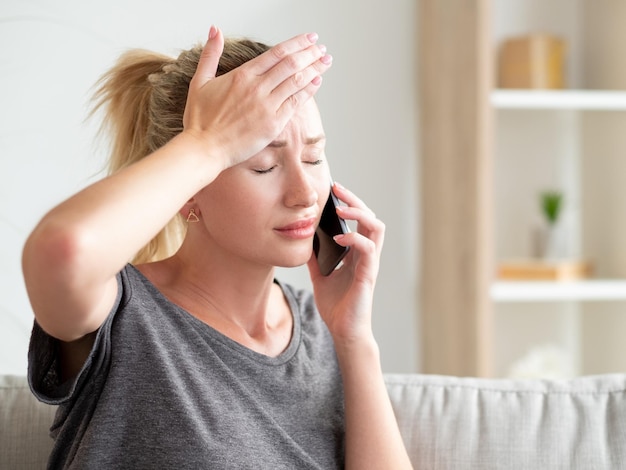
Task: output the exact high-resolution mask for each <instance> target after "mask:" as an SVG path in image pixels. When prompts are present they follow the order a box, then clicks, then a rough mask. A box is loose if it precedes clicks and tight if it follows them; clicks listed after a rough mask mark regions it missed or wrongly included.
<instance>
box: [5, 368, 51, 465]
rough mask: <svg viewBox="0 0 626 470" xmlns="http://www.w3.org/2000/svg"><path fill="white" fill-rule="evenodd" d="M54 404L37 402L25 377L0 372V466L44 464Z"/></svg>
mask: <svg viewBox="0 0 626 470" xmlns="http://www.w3.org/2000/svg"><path fill="white" fill-rule="evenodd" d="M55 411H56V407H54V406H50V405H46V404H43V403H40V402H39V401H38V400H37V399H36V398H35V397H34V395H33V394H32V393H31V391H30V389H29V387H28V382H27V380H26V377H22V376H13V375H0V468H6V469H12V470H15V469H35V468H45V467H46V462H47V460H48V455H49V454H50V450H51V449H52V444H53V441H52V438H51V437H50V435H49V429H50V426H51V425H52V421H53V419H54V413H55Z"/></svg>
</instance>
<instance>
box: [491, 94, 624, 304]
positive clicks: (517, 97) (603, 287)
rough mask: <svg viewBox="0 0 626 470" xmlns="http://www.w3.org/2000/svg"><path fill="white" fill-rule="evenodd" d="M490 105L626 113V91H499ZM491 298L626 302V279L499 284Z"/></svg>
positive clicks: (506, 300) (505, 282)
mask: <svg viewBox="0 0 626 470" xmlns="http://www.w3.org/2000/svg"><path fill="white" fill-rule="evenodd" d="M491 104H492V106H493V107H494V108H495V109H501V110H515V109H519V110H524V109H535V110H573V111H626V91H606V90H503V89H499V90H495V91H494V92H493V93H492V94H491ZM490 296H491V299H492V300H493V301H494V302H499V303H509V302H582V301H626V280H617V279H615V280H613V279H611V280H600V279H593V280H583V281H569V282H562V281H558V282H549V281H545V282H537V281H497V282H495V283H494V284H493V285H492V288H491V291H490Z"/></svg>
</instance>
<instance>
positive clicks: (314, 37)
mask: <svg viewBox="0 0 626 470" xmlns="http://www.w3.org/2000/svg"><path fill="white" fill-rule="evenodd" d="M306 37H307V39H308V40H309V41H311V42H312V43H315V41H317V39H318V38H319V36H318V35H317V33H309V34H307V35H306Z"/></svg>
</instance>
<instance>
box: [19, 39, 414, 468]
mask: <svg viewBox="0 0 626 470" xmlns="http://www.w3.org/2000/svg"><path fill="white" fill-rule="evenodd" d="M316 41H317V35H315V34H308V35H301V36H297V37H295V38H293V39H290V40H288V41H285V42H283V43H281V44H279V45H277V46H275V47H273V48H271V49H269V48H267V47H266V46H264V45H263V44H259V43H256V42H252V41H247V40H238V41H226V42H225V40H224V37H223V34H222V32H221V31H220V30H219V29H217V28H215V27H212V28H211V30H210V32H209V39H208V41H207V43H206V44H205V46H204V48H195V49H192V50H190V51H186V52H183V53H182V54H181V55H180V56H179V57H178V58H177V59H170V58H168V57H164V56H160V55H156V54H151V53H147V52H145V51H136V52H134V53H130V54H127V55H126V56H124V57H123V58H122V59H121V60H120V62H119V63H118V64H117V66H116V67H114V68H113V69H112V70H111V72H110V73H109V74H107V75H106V76H105V77H104V78H103V80H102V82H101V87H100V88H99V91H98V94H97V98H98V101H97V102H96V109H97V108H100V107H103V108H105V110H106V115H105V123H106V125H107V126H108V128H109V130H111V131H112V132H113V135H114V140H113V149H112V159H111V167H112V168H111V169H112V172H111V173H112V174H111V175H110V176H109V177H107V178H105V179H103V180H101V181H99V182H97V183H95V184H93V185H92V186H90V187H88V188H86V189H84V190H83V191H81V192H79V193H78V194H76V195H75V196H73V197H71V198H70V199H68V200H67V201H65V202H63V203H61V204H60V205H59V206H57V207H56V208H54V209H53V210H51V211H50V212H49V213H48V214H47V215H46V216H45V217H44V218H43V219H42V220H41V222H40V223H39V224H38V225H37V227H36V228H35V229H34V231H33V233H32V234H31V235H30V237H29V239H28V240H27V242H26V245H25V247H24V253H23V270H24V278H25V281H26V285H27V289H28V293H29V297H30V300H31V304H32V306H33V310H34V312H35V319H36V321H35V326H34V329H33V335H32V338H31V350H30V353H29V377H30V381H31V387H32V388H33V391H34V392H35V394H36V395H37V396H38V397H39V398H40V399H41V400H43V401H46V402H48V403H55V404H59V405H60V407H59V411H58V413H57V417H56V420H55V423H54V424H53V427H52V434H53V436H54V437H55V438H56V441H55V446H54V450H53V452H52V455H51V458H50V467H51V468H253V467H254V468H259V467H262V468H273V469H274V468H340V467H343V466H344V465H345V466H346V467H347V468H360V469H363V468H394V469H397V468H405V467H410V464H409V463H408V458H407V456H406V452H405V450H404V447H403V443H402V440H401V437H400V434H399V432H398V429H397V425H396V423H395V419H394V416H393V411H392V409H391V406H390V403H389V400H388V398H387V396H386V389H385V385H384V382H383V378H382V373H381V369H380V363H379V353H378V347H377V345H376V342H375V340H374V338H373V336H372V331H371V310H372V295H373V289H374V284H375V281H376V276H377V270H378V260H379V256H380V250H381V247H382V242H383V234H384V226H383V224H382V223H381V222H380V221H379V220H377V219H376V217H375V216H374V214H373V213H372V212H371V211H370V210H369V209H368V208H367V207H366V206H365V204H363V202H361V201H360V200H359V199H358V198H357V197H356V196H355V195H353V194H352V193H351V192H350V191H348V190H346V189H344V188H342V187H341V186H339V185H334V187H333V191H334V192H335V195H336V196H337V197H338V198H340V199H341V200H343V201H344V202H345V204H346V205H345V207H343V208H340V209H338V211H339V213H340V215H341V217H343V218H345V219H348V220H353V221H356V223H357V226H358V229H357V231H356V232H354V233H350V234H347V235H344V236H340V237H338V239H337V242H338V243H339V244H341V245H343V246H347V247H350V253H349V254H348V256H347V257H346V258H345V262H344V264H343V266H342V267H340V268H339V269H338V270H336V271H334V272H333V273H332V274H331V275H330V276H327V277H325V276H322V275H321V274H320V271H319V268H318V267H317V265H316V262H315V258H314V256H313V255H312V240H313V234H314V231H315V227H316V225H317V223H318V222H319V218H320V214H321V210H322V207H323V206H324V203H325V202H326V199H327V198H328V196H329V188H328V168H327V162H326V159H325V155H324V143H325V138H324V131H323V127H322V123H321V119H320V116H319V112H318V110H317V107H316V105H315V102H314V100H313V99H311V97H312V96H313V95H314V94H315V93H316V92H317V90H318V89H319V86H320V84H321V75H322V74H323V73H324V72H325V71H326V70H328V68H329V67H330V66H331V62H332V58H331V57H330V56H329V55H327V54H326V49H325V47H323V46H318V45H317V44H316ZM177 214H178V215H177ZM181 222H182V223H181ZM184 226H186V230H185V228H184ZM181 227H183V228H182V230H181ZM183 232H185V233H184V237H182V235H181V233H183ZM181 237H182V242H180V239H181ZM131 259H133V263H132V264H129V263H128V260H131ZM304 263H308V268H309V271H310V273H311V279H312V282H313V286H314V292H315V298H314V299H313V298H312V296H311V295H310V294H308V293H306V292H302V291H298V290H295V289H293V288H291V287H290V286H288V285H284V284H281V283H280V282H278V281H275V280H274V267H275V266H298V265H301V264H304Z"/></svg>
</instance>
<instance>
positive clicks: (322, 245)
mask: <svg viewBox="0 0 626 470" xmlns="http://www.w3.org/2000/svg"><path fill="white" fill-rule="evenodd" d="M338 205H339V200H338V199H337V197H336V196H335V195H334V194H333V190H332V187H331V189H330V195H329V196H328V200H327V201H326V204H325V205H324V209H323V210H322V217H321V219H320V223H319V225H318V227H317V230H316V231H315V236H314V237H313V252H314V253H315V257H316V258H317V264H318V266H319V268H320V272H321V273H322V275H324V276H328V275H329V274H330V273H332V272H333V271H334V270H335V269H336V268H337V266H338V265H339V263H340V262H341V260H342V259H343V258H344V256H346V254H347V253H348V251H349V250H350V248H349V247H345V246H341V245H339V244H338V243H337V242H335V240H334V239H333V237H334V236H335V235H340V234H343V233H348V232H349V229H348V226H347V225H346V222H345V220H343V219H342V218H341V217H339V216H338V215H337V210H336V207H337V206H338Z"/></svg>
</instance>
